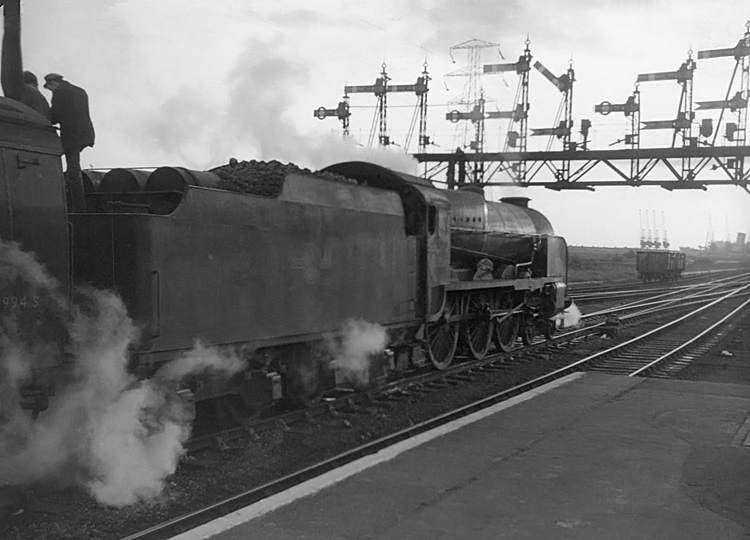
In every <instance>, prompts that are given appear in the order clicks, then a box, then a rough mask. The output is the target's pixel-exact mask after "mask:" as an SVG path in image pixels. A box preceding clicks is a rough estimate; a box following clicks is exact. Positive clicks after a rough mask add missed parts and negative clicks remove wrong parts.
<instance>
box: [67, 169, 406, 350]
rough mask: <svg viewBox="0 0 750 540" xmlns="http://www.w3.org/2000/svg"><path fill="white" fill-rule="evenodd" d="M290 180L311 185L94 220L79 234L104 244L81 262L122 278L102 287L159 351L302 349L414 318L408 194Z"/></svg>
mask: <svg viewBox="0 0 750 540" xmlns="http://www.w3.org/2000/svg"><path fill="white" fill-rule="evenodd" d="M288 180H289V179H288ZM290 182H291V183H295V182H300V183H301V182H304V185H302V184H298V185H295V186H293V187H292V189H290V190H289V192H288V193H287V192H286V187H285V194H282V197H280V198H279V199H267V198H263V197H256V196H252V195H245V194H237V193H229V192H225V191H219V190H212V189H203V188H189V189H188V191H187V193H186V195H185V198H184V199H183V201H182V203H181V204H180V206H179V208H178V209H177V210H176V211H175V212H174V213H172V214H171V215H169V216H154V215H147V214H143V215H139V214H131V215H128V214H118V215H115V216H107V215H104V214H102V215H99V216H89V217H90V220H89V221H87V225H86V227H87V228H88V229H89V232H86V233H82V232H80V231H78V226H77V227H76V230H77V231H78V232H77V235H78V234H80V235H82V236H88V237H92V236H93V237H95V238H96V239H97V243H99V244H101V245H99V246H98V247H97V249H96V250H94V251H95V253H96V254H95V255H91V254H90V253H91V252H89V254H88V255H87V254H85V253H83V252H82V251H77V254H78V255H79V259H78V260H77V261H76V262H77V264H78V263H80V264H82V265H92V264H97V263H96V261H95V260H94V259H96V258H101V259H102V260H101V261H99V263H98V264H101V265H102V266H103V267H104V268H110V269H111V270H97V271H96V272H97V273H99V274H101V275H100V276H99V277H98V279H99V280H101V281H104V280H106V279H109V280H110V281H111V282H112V283H113V286H114V287H115V288H116V289H117V290H118V291H119V292H120V293H121V294H123V295H124V296H126V299H127V303H128V305H129V307H131V309H132V310H133V313H134V314H135V315H136V317H137V319H138V322H139V323H140V324H141V325H143V326H144V328H146V329H147V332H148V333H149V334H150V335H146V336H145V337H146V338H149V337H150V338H151V340H150V343H149V344H148V347H149V348H150V350H152V351H159V350H172V349H179V348H184V347H189V346H190V345H191V344H192V342H193V340H194V339H195V338H202V339H204V340H206V341H208V342H209V343H234V342H245V341H255V342H258V343H260V344H265V343H283V342H292V341H295V340H299V339H303V338H304V337H309V336H311V335H314V334H320V333H323V332H330V331H336V330H339V329H340V328H341V326H342V324H343V323H344V322H345V321H346V320H347V319H357V318H360V319H365V320H368V321H370V322H378V323H382V324H399V323H405V322H409V321H413V319H414V317H415V295H416V260H417V257H416V240H415V239H414V238H407V237H406V235H405V232H404V222H403V211H402V209H401V203H400V201H399V199H398V196H397V195H395V194H393V193H390V192H386V191H381V190H375V189H371V188H364V187H360V186H356V185H349V184H338V183H334V182H328V181H325V180H320V179H312V178H307V177H300V178H299V179H298V180H297V181H295V180H294V179H291V180H290ZM300 201H302V202H300ZM108 220H109V221H110V222H111V225H109V226H102V224H106V223H107V221H108ZM95 230H96V231H100V232H91V231H95ZM108 234H111V240H110V245H109V247H107V246H106V245H105V244H106V243H107V238H106V237H107V235H108ZM81 272H83V270H81ZM81 272H78V274H77V275H79V276H80V275H81ZM133 276H138V278H135V277H133Z"/></svg>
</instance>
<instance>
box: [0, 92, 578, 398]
mask: <svg viewBox="0 0 750 540" xmlns="http://www.w3.org/2000/svg"><path fill="white" fill-rule="evenodd" d="M0 152H1V155H2V162H3V174H2V177H1V178H2V180H1V181H2V184H3V186H2V189H0V201H2V208H3V212H2V214H0V238H2V239H3V240H4V241H9V240H10V241H15V242H17V243H18V244H19V245H20V246H21V248H22V249H23V250H25V251H27V252H33V253H34V254H35V255H36V257H37V259H38V260H39V261H40V262H41V263H43V264H44V265H45V267H46V268H47V270H48V272H49V273H50V274H51V275H52V276H54V277H55V278H56V279H57V280H59V282H60V284H61V286H62V287H63V288H64V289H65V290H66V291H68V294H69V295H70V294H71V291H72V288H73V287H74V286H75V285H78V284H88V285H91V286H94V287H97V288H106V289H112V290H114V291H116V292H117V293H118V294H119V295H120V296H121V297H122V299H123V301H124V303H125V305H126V307H127V309H128V312H129V313H130V315H131V317H132V318H133V319H134V320H135V321H136V323H137V325H138V326H139V328H141V329H142V332H141V336H140V340H139V342H138V343H137V346H136V347H135V348H134V350H133V351H132V359H131V362H130V369H131V370H132V371H133V372H134V373H136V374H138V375H139V376H141V377H148V376H150V375H151V374H153V373H154V371H155V370H156V369H157V368H158V366H160V365H163V364H164V363H165V362H168V361H170V360H171V359H173V358H175V357H176V356H177V355H179V354H180V353H181V352H183V351H186V350H188V349H190V348H191V347H192V346H193V344H194V342H195V339H196V338H200V339H201V340H202V341H203V342H204V343H207V344H210V345H214V346H227V347H233V348H235V349H236V350H238V351H241V353H242V354H243V355H244V357H245V359H246V360H247V362H248V368H247V370H246V371H245V372H244V373H242V374H241V375H240V376H235V377H233V378H231V380H229V381H222V380H218V379H213V378H211V377H209V376H204V377H194V378H193V379H191V380H190V381H189V385H190V389H191V390H192V392H193V394H194V397H195V399H196V400H197V401H199V400H213V399H218V398H225V397H227V396H232V398H233V399H237V398H239V399H241V400H242V402H243V403H244V404H245V405H247V406H248V407H250V408H252V409H253V410H258V409H260V408H262V407H264V406H267V405H269V404H270V403H272V402H273V401H275V400H276V399H279V398H282V397H285V398H290V399H292V400H296V401H302V402H305V401H309V400H315V399H317V398H318V397H319V396H320V395H321V393H322V392H323V391H325V390H327V389H330V388H333V387H334V386H335V385H336V384H337V373H336V370H335V369H334V367H333V366H332V363H331V353H330V351H329V350H328V348H327V347H326V345H325V342H326V340H327V339H330V336H332V335H333V336H335V335H338V334H340V332H341V329H342V327H343V326H344V324H345V323H346V322H347V321H350V320H364V321H368V322H370V323H376V324H378V325H380V326H381V327H383V328H385V329H386V331H387V336H388V344H387V347H388V351H389V352H390V353H391V355H386V356H385V358H387V359H388V362H384V364H387V366H386V367H387V368H389V369H399V368H404V367H407V366H412V365H421V364H426V363H428V362H431V363H432V364H433V365H434V366H435V367H436V368H438V369H445V368H446V367H448V366H449V365H450V364H451V362H452V361H453V360H454V357H455V355H456V353H457V351H459V352H460V353H461V354H463V355H467V356H470V357H474V358H481V357H483V356H484V355H486V354H487V352H488V351H489V349H490V348H491V345H492V343H493V342H494V344H495V346H496V347H497V348H499V349H502V350H506V351H507V350H510V348H511V347H512V346H513V344H514V342H515V341H516V338H517V336H518V335H519V334H520V336H521V338H522V340H523V341H524V342H525V343H529V342H530V341H531V340H532V339H533V337H534V335H535V334H536V333H537V332H542V333H544V334H545V335H547V336H549V335H550V334H551V333H552V332H553V331H554V328H555V321H554V317H555V315H557V314H558V313H560V312H561V311H562V310H563V309H565V308H566V307H567V306H568V305H569V303H570V300H569V299H568V297H567V295H566V279H567V246H566V244H565V240H564V239H563V238H561V237H558V236H554V233H553V230H552V227H551V226H550V224H549V222H548V221H547V219H546V218H545V217H544V216H542V215H541V214H540V213H538V212H536V211H534V210H532V209H529V208H528V207H527V206H526V201H527V200H526V199H514V200H509V201H507V202H504V203H493V202H488V201H486V200H485V198H484V196H483V195H482V194H481V193H477V192H473V191H469V190H459V191H446V190H441V189H437V188H435V187H434V186H433V185H432V183H431V182H429V181H427V180H424V179H421V178H417V177H413V176H410V175H406V174H401V173H397V172H394V171H392V170H389V169H386V168H383V167H380V166H377V165H373V164H369V163H361V162H346V163H339V164H336V165H332V166H330V167H327V168H326V169H324V170H323V171H322V172H321V173H320V174H313V173H309V172H304V171H301V170H300V171H299V172H291V173H286V174H285V175H284V176H283V179H282V185H283V187H282V188H281V189H280V190H279V192H278V193H276V194H274V195H272V196H268V195H265V196H261V195H255V194H252V193H241V192H236V191H227V190H226V189H221V186H222V184H221V182H220V178H219V177H218V176H216V175H215V174H213V173H210V172H200V171H189V170H186V169H182V168H177V167H162V168H159V169H156V170H155V171H153V172H152V173H150V174H149V173H145V172H143V171H130V170H125V169H115V170H113V171H110V172H109V173H107V175H105V177H104V178H96V181H95V182H92V181H91V178H94V177H95V176H96V174H95V173H89V175H88V176H87V178H86V180H87V182H86V183H85V184H86V205H87V211H86V212H84V213H71V212H68V211H67V204H66V197H65V184H64V177H63V172H62V163H61V159H60V156H61V154H62V149H61V145H60V142H59V138H58V137H57V135H56V132H55V130H54V129H53V128H52V127H51V126H50V125H49V124H48V123H47V122H46V121H45V120H44V119H43V118H42V117H41V116H39V115H38V114H37V113H35V112H34V111H32V110H31V109H29V108H27V107H25V106H24V105H22V104H20V103H18V102H15V101H13V100H10V99H6V98H0ZM323 173H324V174H323ZM325 175H334V176H336V175H338V176H340V177H342V178H344V180H345V181H334V180H330V179H328V178H326V177H325ZM0 286H1V287H2V289H3V290H2V291H0V294H2V296H3V298H13V299H15V300H16V301H15V302H11V301H9V302H5V303H4V307H3V309H4V310H5V313H4V314H3V315H4V317H3V321H5V322H6V323H7V322H8V321H9V320H11V319H13V320H15V321H26V322H25V323H23V322H22V323H21V326H23V324H33V325H35V326H36V327H39V325H40V324H43V323H44V321H45V317H46V316H47V314H46V313H45V306H46V304H44V303H41V304H40V303H38V302H36V303H35V302H27V301H24V302H23V306H21V301H20V299H21V298H24V300H25V298H26V294H27V291H24V290H19V283H18V282H17V281H8V280H4V281H3V282H2V283H0ZM3 330H4V331H5V332H12V331H19V329H18V328H16V329H15V330H12V329H10V328H8V327H5V328H3ZM20 331H23V328H21V329H20ZM62 349H63V346H62V345H60V351H62ZM5 352H6V351H2V350H0V353H5ZM64 360H65V359H64V358H63V354H62V353H60V354H59V355H56V356H55V357H54V358H48V359H47V360H46V361H45V362H43V363H40V365H38V366H36V367H37V368H38V369H37V370H36V371H35V372H34V377H32V378H31V379H29V380H28V381H26V384H25V385H24V387H23V389H22V396H20V399H22V400H23V403H24V406H25V407H26V408H30V409H32V410H34V411H35V412H37V413H38V411H39V410H40V409H43V408H44V407H45V406H46V397H47V396H49V395H53V394H54V387H55V380H56V372H57V371H58V370H60V369H61V368H62V367H63V365H64V363H65V361H64Z"/></svg>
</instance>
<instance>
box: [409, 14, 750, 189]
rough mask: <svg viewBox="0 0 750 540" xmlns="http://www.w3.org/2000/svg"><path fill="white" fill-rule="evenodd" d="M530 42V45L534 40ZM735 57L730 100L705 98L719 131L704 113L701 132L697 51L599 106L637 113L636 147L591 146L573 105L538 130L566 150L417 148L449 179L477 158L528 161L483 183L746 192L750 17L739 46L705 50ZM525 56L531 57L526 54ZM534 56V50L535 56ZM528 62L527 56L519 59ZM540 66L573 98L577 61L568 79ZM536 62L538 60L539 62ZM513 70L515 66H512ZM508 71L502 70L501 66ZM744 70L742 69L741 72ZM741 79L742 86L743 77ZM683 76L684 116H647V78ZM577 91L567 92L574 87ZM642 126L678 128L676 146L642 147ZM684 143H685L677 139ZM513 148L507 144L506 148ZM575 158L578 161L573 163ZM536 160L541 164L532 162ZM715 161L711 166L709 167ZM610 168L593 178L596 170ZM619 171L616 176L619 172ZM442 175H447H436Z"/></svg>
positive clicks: (633, 125) (631, 142)
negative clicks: (728, 117) (716, 113)
mask: <svg viewBox="0 0 750 540" xmlns="http://www.w3.org/2000/svg"><path fill="white" fill-rule="evenodd" d="M527 48H528V46H527ZM718 57H734V58H735V60H736V65H735V71H734V74H733V75H732V79H731V81H730V85H729V86H730V88H729V89H728V90H727V94H726V97H725V99H724V100H721V101H711V102H698V103H697V107H696V110H698V111H706V110H710V109H721V116H720V118H719V126H717V129H716V130H714V129H713V121H712V119H703V120H702V121H701V122H700V125H699V126H698V127H697V134H696V133H694V131H693V130H694V123H695V122H694V120H695V112H694V110H693V74H694V71H695V68H696V63H695V60H693V58H692V52H691V53H689V55H688V58H687V60H686V61H685V62H684V63H683V64H682V65H681V66H680V68H679V69H678V70H677V71H673V72H661V73H652V74H641V75H639V76H638V79H637V82H636V88H635V91H634V92H633V95H632V96H630V97H629V98H628V100H627V101H626V102H625V103H622V104H612V103H610V102H607V101H605V102H603V103H601V104H599V105H597V107H596V109H595V110H596V112H598V113H600V114H609V113H611V112H623V113H624V114H625V116H626V117H629V118H630V120H631V122H630V133H628V134H626V135H625V137H624V139H622V140H619V141H617V142H623V141H624V142H625V144H626V145H628V146H629V148H627V149H623V150H589V149H588V148H587V145H586V142H585V141H586V137H587V133H586V132H585V131H586V130H587V128H588V125H584V122H588V121H586V120H583V121H582V122H581V133H582V134H583V135H584V144H583V145H582V146H580V145H578V144H576V143H573V142H572V141H571V140H570V135H571V128H572V118H571V116H570V113H569V111H570V107H569V108H567V109H565V107H563V113H564V114H565V118H564V119H563V120H562V121H561V122H560V124H559V125H557V126H556V127H555V128H546V129H542V130H537V134H545V135H554V136H557V137H558V138H559V139H560V140H562V142H563V150H562V151H540V152H528V151H520V152H508V151H503V152H476V153H471V154H470V153H464V152H459V151H457V152H455V153H434V154H426V153H420V154H416V155H415V157H416V159H417V160H418V161H420V162H422V163H433V164H443V165H445V167H446V168H447V173H446V175H447V179H448V180H447V182H448V184H449V185H450V184H451V183H452V182H451V180H452V179H454V178H455V171H456V169H457V168H458V170H459V171H462V170H464V169H465V168H466V167H467V165H469V164H471V165H473V166H474V167H475V168H480V169H481V168H482V167H484V166H487V165H494V166H495V171H499V170H506V169H507V168H509V167H510V166H512V164H517V163H523V164H524V166H523V167H518V170H519V171H521V172H523V173H524V174H518V175H512V176H511V181H510V182H497V181H491V175H490V177H489V178H483V181H481V182H477V183H481V184H482V185H515V186H522V187H527V186H542V187H546V188H549V189H554V190H563V189H587V190H593V189H594V187H597V186H648V185H655V186H660V187H662V188H664V189H667V190H670V191H671V190H676V189H702V190H705V189H706V186H709V185H737V186H740V187H742V188H743V189H744V190H745V191H747V192H748V193H750V190H748V184H749V183H750V173H749V172H748V168H747V167H746V166H745V159H747V158H748V157H750V146H747V142H748V141H747V128H748V112H747V102H748V98H750V22H748V24H747V25H746V31H745V34H744V36H743V38H742V39H741V40H740V41H739V42H738V43H737V45H736V46H735V47H733V48H731V49H717V50H711V51H700V52H699V53H698V59H699V60H702V59H708V58H718ZM522 58H523V57H522ZM529 60H530V55H529ZM519 63H520V60H519ZM539 66H540V67H541V69H540V67H537V69H539V71H541V72H542V73H543V74H544V75H545V76H546V77H547V78H548V79H549V80H550V81H551V82H553V83H554V84H555V85H556V86H557V87H558V89H559V90H560V91H561V92H563V94H564V96H563V104H564V103H565V102H566V101H567V102H569V103H572V83H573V80H574V78H573V73H572V67H571V69H570V70H569V72H568V73H567V74H566V75H564V76H562V77H555V76H554V75H552V74H551V73H550V72H549V71H548V70H546V69H544V68H543V66H541V64H540V65H539ZM535 67H536V66H535ZM503 69H505V68H503ZM508 70H510V68H508ZM498 71H500V69H498ZM737 73H739V74H740V76H739V77H737ZM737 79H739V89H736V90H735V86H733V85H735V82H736V80H737ZM661 80H675V81H677V82H678V83H679V84H680V85H681V86H682V93H681V96H680V103H679V105H678V111H677V115H676V118H674V119H672V120H646V121H642V120H641V95H640V90H639V84H641V83H645V82H651V81H661ZM568 91H569V92H570V95H569V96H567V95H565V93H566V92H568ZM727 111H728V114H734V115H735V116H736V122H726V123H725V135H724V137H725V139H726V143H727V144H723V145H717V144H716V142H717V137H718V134H719V129H718V128H719V127H720V125H721V122H722V119H723V117H724V115H725V114H727ZM641 129H672V130H673V136H672V146H671V147H667V148H642V145H641V138H640V130H641ZM678 137H680V138H681V141H680V143H681V144H679V145H677V144H676V143H677V138H678ZM506 149H507V147H506ZM571 163H575V164H576V167H572V166H571ZM528 164H534V165H535V167H528ZM709 165H710V167H709ZM597 167H598V169H597V171H604V173H607V174H601V175H600V176H598V177H597V178H594V179H592V178H591V177H592V176H593V174H594V172H593V171H594V169H595V168H597ZM546 170H549V171H551V172H552V174H553V180H551V181H549V180H546V179H542V178H540V177H541V175H540V174H538V173H539V172H540V171H546ZM431 171H432V172H433V173H435V172H441V171H442V169H440V168H439V167H433V168H431ZM613 173H614V179H612V178H611V177H612V175H613ZM432 178H433V179H434V180H436V181H439V179H436V178H435V177H434V176H433V177H432Z"/></svg>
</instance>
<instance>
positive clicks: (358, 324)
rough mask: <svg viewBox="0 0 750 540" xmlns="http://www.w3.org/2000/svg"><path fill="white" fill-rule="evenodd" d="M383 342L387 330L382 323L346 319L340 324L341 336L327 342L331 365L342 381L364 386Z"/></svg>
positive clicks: (383, 344)
mask: <svg viewBox="0 0 750 540" xmlns="http://www.w3.org/2000/svg"><path fill="white" fill-rule="evenodd" d="M387 344H388V333H387V332H386V330H385V328H383V327H382V326H380V325H377V324H373V323H370V322H367V321H363V320H349V321H347V322H346V323H345V324H344V328H343V331H342V335H341V338H340V339H339V340H329V342H328V348H329V351H330V352H331V355H332V356H333V358H334V359H333V362H332V366H333V368H334V369H335V370H336V371H337V372H338V373H339V374H340V375H341V376H342V377H343V379H344V381H347V382H351V383H355V384H358V385H362V386H367V385H368V384H369V383H370V380H371V376H372V374H373V370H374V369H376V368H377V366H378V360H379V359H380V357H381V354H382V352H383V350H384V349H385V347H386V345H387ZM337 379H338V377H337Z"/></svg>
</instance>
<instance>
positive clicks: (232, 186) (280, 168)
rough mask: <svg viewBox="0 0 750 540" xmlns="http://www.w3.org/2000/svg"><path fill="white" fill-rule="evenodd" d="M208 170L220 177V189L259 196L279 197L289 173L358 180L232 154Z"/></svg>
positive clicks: (274, 161) (329, 178)
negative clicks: (226, 161)
mask: <svg viewBox="0 0 750 540" xmlns="http://www.w3.org/2000/svg"><path fill="white" fill-rule="evenodd" d="M210 172H212V173H214V174H215V175H216V176H218V177H219V178H220V179H221V182H220V183H219V185H218V186H217V187H219V188H220V189H225V190H227V191H239V192H242V193H252V194H253V195H260V196H262V197H278V196H279V194H280V193H281V189H282V188H283V186H284V178H285V177H286V176H287V175H288V174H300V175H307V176H315V177H317V178H325V179H326V180H332V181H334V182H343V183H347V184H356V183H357V182H356V181H354V180H351V179H349V178H346V177H344V176H341V175H338V174H333V173H330V172H321V171H318V172H313V171H311V170H310V169H302V168H300V167H298V166H297V165H295V164H293V163H281V162H279V161H276V160H273V161H256V160H251V161H238V160H236V159H234V158H232V159H231V160H229V163H228V164H227V165H221V166H219V167H215V168H213V169H211V170H210Z"/></svg>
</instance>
